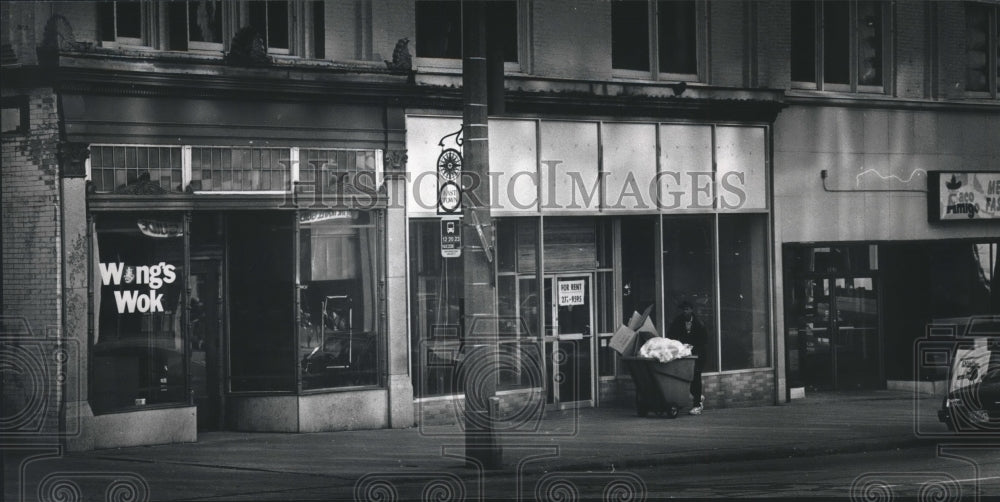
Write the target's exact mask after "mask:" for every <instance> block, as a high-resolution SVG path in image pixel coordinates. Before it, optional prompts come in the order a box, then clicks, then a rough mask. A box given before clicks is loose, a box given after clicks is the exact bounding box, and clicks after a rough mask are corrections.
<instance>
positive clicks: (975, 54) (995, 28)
mask: <svg viewBox="0 0 1000 502" xmlns="http://www.w3.org/2000/svg"><path fill="white" fill-rule="evenodd" d="M997 10H998V9H997V7H996V6H993V5H985V4H975V3H969V4H966V6H965V36H966V41H965V51H966V58H965V61H966V67H965V90H966V91H967V92H969V93H970V94H972V95H974V96H975V95H979V96H982V97H993V98H996V97H997V96H998V91H1000V89H998V88H997V86H998V81H1000V35H998V32H1000V24H998V19H997V18H998V15H997Z"/></svg>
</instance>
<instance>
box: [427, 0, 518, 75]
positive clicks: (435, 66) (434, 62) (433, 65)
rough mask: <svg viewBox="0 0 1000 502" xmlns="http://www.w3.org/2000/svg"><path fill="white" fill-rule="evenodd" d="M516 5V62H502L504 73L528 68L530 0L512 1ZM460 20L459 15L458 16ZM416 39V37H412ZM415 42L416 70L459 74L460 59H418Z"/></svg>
mask: <svg viewBox="0 0 1000 502" xmlns="http://www.w3.org/2000/svg"><path fill="white" fill-rule="evenodd" d="M514 2H515V4H516V5H517V61H516V62H513V63H509V62H504V64H503V70H504V73H521V72H526V71H527V68H528V64H527V61H528V55H529V53H530V51H529V50H528V47H529V43H530V40H531V38H530V36H529V33H530V30H531V18H530V15H529V13H530V12H531V11H530V8H531V4H530V0H514ZM417 3H420V0H414V5H413V12H414V13H416V10H417V9H416V4H417ZM456 4H457V5H458V6H461V5H462V2H456ZM459 16H460V18H461V14H459ZM414 33H416V19H415V18H414ZM459 36H460V37H462V41H463V42H464V34H462V35H459ZM414 38H416V37H414ZM416 43H417V42H416V41H414V44H413V53H414V56H413V62H414V65H415V66H417V67H418V68H425V69H430V70H446V71H448V70H451V71H452V72H454V73H459V72H461V71H462V59H461V58H458V59H452V58H429V57H418V56H417V55H416V52H417V50H416Z"/></svg>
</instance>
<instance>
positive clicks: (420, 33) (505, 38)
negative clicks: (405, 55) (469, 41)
mask: <svg viewBox="0 0 1000 502" xmlns="http://www.w3.org/2000/svg"><path fill="white" fill-rule="evenodd" d="M521 3H523V0H522V1H514V0H498V1H493V2H486V3H485V4H486V24H487V29H488V34H487V36H488V37H489V38H490V40H491V42H495V43H498V44H499V45H500V46H501V47H502V50H503V60H504V66H505V68H506V69H508V70H517V69H519V62H520V60H521V57H520V47H521V44H519V40H521V38H522V36H523V34H524V32H525V29H524V27H523V23H522V22H521V19H520V13H522V12H524V8H523V6H522V5H519V4H521ZM416 25H417V40H416V46H417V47H416V53H417V57H418V58H420V60H419V61H418V64H421V65H423V66H444V67H457V66H458V61H454V60H459V59H461V58H462V2H460V1H457V0H418V1H417V2H416ZM448 60H453V61H448Z"/></svg>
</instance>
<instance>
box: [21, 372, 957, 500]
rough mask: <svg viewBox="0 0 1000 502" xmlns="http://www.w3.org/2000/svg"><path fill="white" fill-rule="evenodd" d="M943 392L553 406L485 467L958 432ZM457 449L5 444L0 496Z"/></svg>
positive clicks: (415, 431) (439, 461)
mask: <svg viewBox="0 0 1000 502" xmlns="http://www.w3.org/2000/svg"><path fill="white" fill-rule="evenodd" d="M939 403H940V401H939V400H938V398H933V397H931V396H919V395H915V394H914V393H912V392H904V391H868V392H854V393H819V394H811V395H809V396H807V397H806V398H805V399H800V400H795V401H792V402H791V403H787V404H782V405H779V406H756V407H743V408H724V409H706V410H705V413H704V414H703V415H700V416H690V415H687V414H686V413H683V412H682V414H681V415H680V416H679V417H678V418H676V419H669V418H665V417H655V416H651V417H648V418H640V417H637V416H636V414H635V411H634V409H631V408H622V407H619V408H587V409H578V410H565V411H558V412H550V413H547V414H546V415H545V417H544V418H543V419H542V420H541V422H540V423H538V424H537V427H522V428H520V429H518V433H517V434H509V435H501V436H500V443H501V444H502V445H503V466H502V468H501V469H500V470H499V471H491V472H489V473H487V476H494V475H496V476H504V475H519V474H525V473H533V474H534V475H536V476H537V475H544V474H545V473H551V472H608V473H614V472H622V471H625V470H627V469H628V468H629V467H640V466H651V465H677V464H698V463H712V462H731V461H734V460H754V459H761V460H763V459H775V458H787V457H796V456H817V455H826V454H834V453H849V452H866V451H881V450H888V449H894V448H904V447H910V446H915V445H921V444H930V443H933V442H934V441H935V440H942V439H949V440H951V439H960V438H954V437H953V436H950V435H949V433H948V432H947V430H946V428H945V427H944V426H943V425H942V424H940V423H939V422H938V421H937V417H936V415H935V412H936V409H937V407H938V406H939ZM463 453H464V436H463V435H462V433H461V430H459V429H458V428H457V427H455V426H434V427H414V428H409V429H391V430H372V431H343V432H328V433H311V434H289V433H241V432H211V433H202V434H199V437H198V442H197V443H187V444H170V445H159V446H147V447H132V448H118V449H111V450H97V451H91V452H81V453H67V454H63V455H61V456H59V457H54V458H49V459H41V460H35V461H33V462H30V463H26V462H23V461H22V462H13V461H12V460H14V457H7V456H6V455H5V458H7V461H5V463H4V479H5V480H6V481H7V483H5V490H4V491H5V499H6V500H17V499H19V498H21V497H22V496H23V497H24V498H26V499H36V498H45V497H46V496H47V494H46V493H43V492H44V491H45V489H50V488H51V486H42V485H45V483H46V482H48V484H49V485H52V484H53V483H54V482H53V481H52V480H53V479H56V478H57V477H59V476H57V474H59V473H68V474H66V475H65V476H63V477H67V478H69V479H70V480H71V481H72V479H73V478H74V476H75V478H78V479H77V481H76V482H71V483H68V484H70V485H73V486H76V487H77V488H75V489H76V490H77V491H78V492H81V493H84V494H85V493H86V492H87V491H88V490H96V491H100V490H102V489H104V490H108V489H110V488H109V487H108V486H107V485H108V483H110V481H109V480H111V478H112V477H113V476H112V475H113V474H114V473H128V474H129V476H126V477H128V478H129V479H132V480H135V481H136V483H133V484H139V485H141V490H140V491H145V492H147V493H146V495H148V497H149V498H150V499H152V500H163V499H208V498H220V499H232V500H241V499H249V498H260V496H259V494H261V493H267V494H271V495H273V496H274V498H285V499H288V498H295V497H294V496H293V495H289V496H288V497H285V496H282V495H281V493H282V492H281V490H283V489H286V487H287V489H288V490H293V489H296V488H301V487H302V486H304V485H309V484H312V485H314V486H315V487H319V488H322V487H329V488H330V489H331V490H333V489H334V488H335V487H339V491H337V492H336V493H339V494H340V495H343V496H350V495H351V493H353V494H354V495H355V496H359V497H362V498H368V497H369V495H371V496H372V497H375V496H377V495H378V494H377V492H371V493H369V492H366V491H364V490H372V489H375V488H378V486H377V485H378V484H377V483H376V481H379V482H381V483H382V484H383V485H384V484H385V483H389V484H392V483H404V482H408V481H416V482H419V480H420V479H421V478H424V477H434V476H437V477H438V478H442V476H443V478H444V479H446V480H452V481H454V482H457V481H455V480H463V479H470V478H472V477H474V476H478V475H480V474H481V473H480V471H479V470H477V469H475V468H470V467H469V466H467V464H466V461H465V459H464V458H463V457H462V455H463ZM86 473H90V474H89V475H87V474H86ZM102 476H103V478H104V479H103V481H102V479H101V478H102ZM11 481H15V483H14V485H15V486H12V485H11ZM453 484H454V483H453ZM369 485H370V486H369ZM352 489H353V490H354V491H353V492H352V491H351V490H352ZM331 493H332V492H331ZM252 494H258V495H252ZM49 495H50V494H49ZM140 495H141V493H140ZM466 495H467V496H470V497H472V495H469V494H466ZM83 498H86V496H84V497H83ZM99 498H106V497H99ZM264 498H270V497H264ZM335 498H339V497H335ZM140 499H142V497H139V498H138V499H128V500H140Z"/></svg>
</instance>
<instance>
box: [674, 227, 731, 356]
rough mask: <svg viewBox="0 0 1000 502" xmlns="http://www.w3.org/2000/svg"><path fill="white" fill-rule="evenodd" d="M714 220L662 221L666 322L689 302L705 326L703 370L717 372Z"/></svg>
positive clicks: (717, 344)
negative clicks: (706, 334)
mask: <svg viewBox="0 0 1000 502" xmlns="http://www.w3.org/2000/svg"><path fill="white" fill-rule="evenodd" d="M713 219H714V217H713V216H711V215H702V216H678V217H668V218H663V304H664V310H665V313H666V322H667V324H668V325H669V324H670V322H671V321H672V320H673V319H674V317H676V316H677V315H679V314H680V313H681V309H680V307H679V306H680V304H681V303H682V302H689V303H690V304H691V305H692V306H693V307H694V315H695V316H696V317H698V319H699V320H700V321H701V322H702V323H704V324H705V328H706V329H707V331H708V344H707V345H706V347H705V354H703V355H702V356H701V357H702V358H703V359H704V371H718V370H719V360H718V350H719V349H718V348H719V340H718V330H717V327H716V321H715V294H714V284H715V265H714V257H713V255H714V252H715V243H714V242H713V237H712V236H713V232H714V230H713V226H714V221H713Z"/></svg>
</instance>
